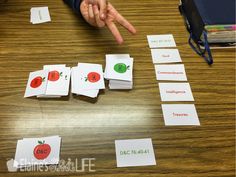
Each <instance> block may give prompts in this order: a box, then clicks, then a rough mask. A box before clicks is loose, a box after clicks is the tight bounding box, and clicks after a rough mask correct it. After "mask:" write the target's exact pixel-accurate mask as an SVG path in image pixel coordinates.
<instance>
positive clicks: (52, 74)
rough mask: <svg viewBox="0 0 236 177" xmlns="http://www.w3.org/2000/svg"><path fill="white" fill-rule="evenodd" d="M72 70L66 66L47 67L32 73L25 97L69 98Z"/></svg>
mask: <svg viewBox="0 0 236 177" xmlns="http://www.w3.org/2000/svg"><path fill="white" fill-rule="evenodd" d="M69 84H70V68H69V67H66V66H65V65H45V66H44V67H43V70H40V71H35V72H31V73H30V74H29V79H28V83H27V87H26V91H25V96H24V97H32V96H37V97H48V98H51V97H52V98H57V97H61V96H67V95H68V92H69Z"/></svg>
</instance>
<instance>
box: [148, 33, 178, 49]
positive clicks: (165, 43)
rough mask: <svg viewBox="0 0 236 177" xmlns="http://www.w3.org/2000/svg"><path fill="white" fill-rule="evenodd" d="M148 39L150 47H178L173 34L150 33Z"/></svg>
mask: <svg viewBox="0 0 236 177" xmlns="http://www.w3.org/2000/svg"><path fill="white" fill-rule="evenodd" d="M147 39H148V44H149V47H150V48H162V47H176V44H175V40H174V37H173V35H172V34H166V35H148V36H147Z"/></svg>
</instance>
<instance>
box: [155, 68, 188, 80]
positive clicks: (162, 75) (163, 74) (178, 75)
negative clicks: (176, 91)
mask: <svg viewBox="0 0 236 177" xmlns="http://www.w3.org/2000/svg"><path fill="white" fill-rule="evenodd" d="M155 71H156V78H157V80H166V81H167V80H169V81H187V76H186V73H185V68H184V65H183V64H174V65H173V64H172V65H155Z"/></svg>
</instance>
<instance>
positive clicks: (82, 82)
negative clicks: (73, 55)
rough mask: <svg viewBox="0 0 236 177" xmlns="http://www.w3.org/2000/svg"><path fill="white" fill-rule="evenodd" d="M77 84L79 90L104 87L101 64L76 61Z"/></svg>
mask: <svg viewBox="0 0 236 177" xmlns="http://www.w3.org/2000/svg"><path fill="white" fill-rule="evenodd" d="M77 67H78V73H79V75H78V78H77V79H78V84H79V88H80V89H81V90H99V89H105V83H104V77H103V69H102V65H99V64H90V63H78V66H77Z"/></svg>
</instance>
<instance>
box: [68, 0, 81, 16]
mask: <svg viewBox="0 0 236 177" xmlns="http://www.w3.org/2000/svg"><path fill="white" fill-rule="evenodd" d="M63 1H64V2H65V3H66V4H67V5H68V6H69V7H70V8H72V9H73V10H74V11H75V12H76V13H80V4H81V2H82V1H83V0H63Z"/></svg>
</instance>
